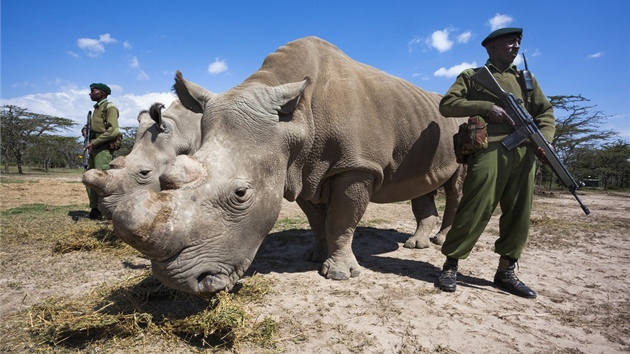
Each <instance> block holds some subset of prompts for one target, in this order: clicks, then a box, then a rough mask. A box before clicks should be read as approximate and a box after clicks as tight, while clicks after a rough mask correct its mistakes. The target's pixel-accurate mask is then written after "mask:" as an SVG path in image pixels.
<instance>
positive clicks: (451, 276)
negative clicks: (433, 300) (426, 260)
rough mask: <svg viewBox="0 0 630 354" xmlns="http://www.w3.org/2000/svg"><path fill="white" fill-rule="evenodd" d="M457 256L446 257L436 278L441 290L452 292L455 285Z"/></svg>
mask: <svg viewBox="0 0 630 354" xmlns="http://www.w3.org/2000/svg"><path fill="white" fill-rule="evenodd" d="M457 261H458V259H457V258H446V262H444V265H443V266H442V272H441V273H440V277H439V278H438V287H439V288H440V290H442V291H448V292H453V291H455V288H456V287H457Z"/></svg>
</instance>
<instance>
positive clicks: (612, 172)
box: [576, 139, 630, 190]
mask: <svg viewBox="0 0 630 354" xmlns="http://www.w3.org/2000/svg"><path fill="white" fill-rule="evenodd" d="M577 156H578V159H577V161H578V162H577V165H576V170H577V171H579V172H580V173H582V174H583V175H593V176H598V177H601V187H602V189H603V190H608V188H611V187H619V188H624V187H627V186H628V184H630V181H629V180H628V179H629V178H630V143H628V142H627V141H624V140H621V139H619V140H616V141H614V142H612V143H606V144H603V145H602V146H601V148H598V149H594V150H591V149H579V150H578V151H577Z"/></svg>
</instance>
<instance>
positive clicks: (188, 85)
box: [173, 70, 215, 113]
mask: <svg viewBox="0 0 630 354" xmlns="http://www.w3.org/2000/svg"><path fill="white" fill-rule="evenodd" d="M173 89H174V90H175V92H176V93H177V97H178V98H179V100H180V101H181V103H182V104H183V105H184V107H186V108H187V109H189V110H191V111H192V112H194V113H203V108H204V106H205V105H206V104H207V103H208V102H210V101H211V100H212V98H213V97H214V96H215V94H214V93H212V92H210V91H208V90H206V89H205V88H203V87H201V86H199V85H197V84H194V83H192V82H190V81H187V80H184V77H183V76H182V73H181V72H180V71H179V70H178V71H177V73H176V74H175V85H174V86H173Z"/></svg>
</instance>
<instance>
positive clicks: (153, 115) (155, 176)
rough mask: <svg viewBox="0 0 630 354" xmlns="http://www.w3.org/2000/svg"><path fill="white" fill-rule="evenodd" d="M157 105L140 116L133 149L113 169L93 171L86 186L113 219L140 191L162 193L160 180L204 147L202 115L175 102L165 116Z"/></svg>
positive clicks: (88, 173) (85, 176) (160, 106)
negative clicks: (185, 156) (125, 200)
mask: <svg viewBox="0 0 630 354" xmlns="http://www.w3.org/2000/svg"><path fill="white" fill-rule="evenodd" d="M163 107H164V106H163V105H161V104H159V103H156V104H154V105H153V106H152V107H151V109H150V110H149V111H143V112H141V113H140V115H138V130H137V132H136V140H135V142H134V145H133V149H132V150H131V152H130V153H129V154H128V155H127V156H121V157H118V158H116V159H114V160H113V161H112V162H111V163H110V167H111V169H109V170H105V171H102V170H97V169H92V170H89V171H87V172H86V173H85V174H84V175H83V183H84V184H85V185H86V186H87V187H88V188H91V189H93V190H94V191H96V193H98V195H99V197H100V198H99V209H100V210H101V212H102V213H103V215H105V216H106V217H111V215H112V214H113V213H114V210H116V208H117V207H118V204H119V203H120V201H121V200H122V199H123V198H126V197H128V196H129V195H130V194H132V193H134V192H137V191H139V190H151V191H155V192H157V191H159V190H160V181H159V177H160V176H161V175H162V173H163V172H164V171H165V170H166V168H167V167H169V166H170V165H171V164H172V163H173V161H175V158H176V156H177V155H181V154H192V153H194V152H195V151H197V149H199V146H200V145H201V114H198V113H193V112H191V111H189V110H187V109H186V108H184V107H183V106H182V104H181V102H180V101H179V100H176V101H174V102H173V103H172V104H171V105H170V106H169V107H168V108H167V109H166V110H165V111H164V112H163V113H162V112H161V109H162V108H163Z"/></svg>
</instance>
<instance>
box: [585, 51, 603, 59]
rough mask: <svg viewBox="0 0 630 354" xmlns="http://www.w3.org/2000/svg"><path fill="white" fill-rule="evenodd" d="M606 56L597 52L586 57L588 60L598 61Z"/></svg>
mask: <svg viewBox="0 0 630 354" xmlns="http://www.w3.org/2000/svg"><path fill="white" fill-rule="evenodd" d="M603 56H604V52H597V53H595V54H591V55H589V56H587V57H586V59H597V58H601V57H603Z"/></svg>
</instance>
